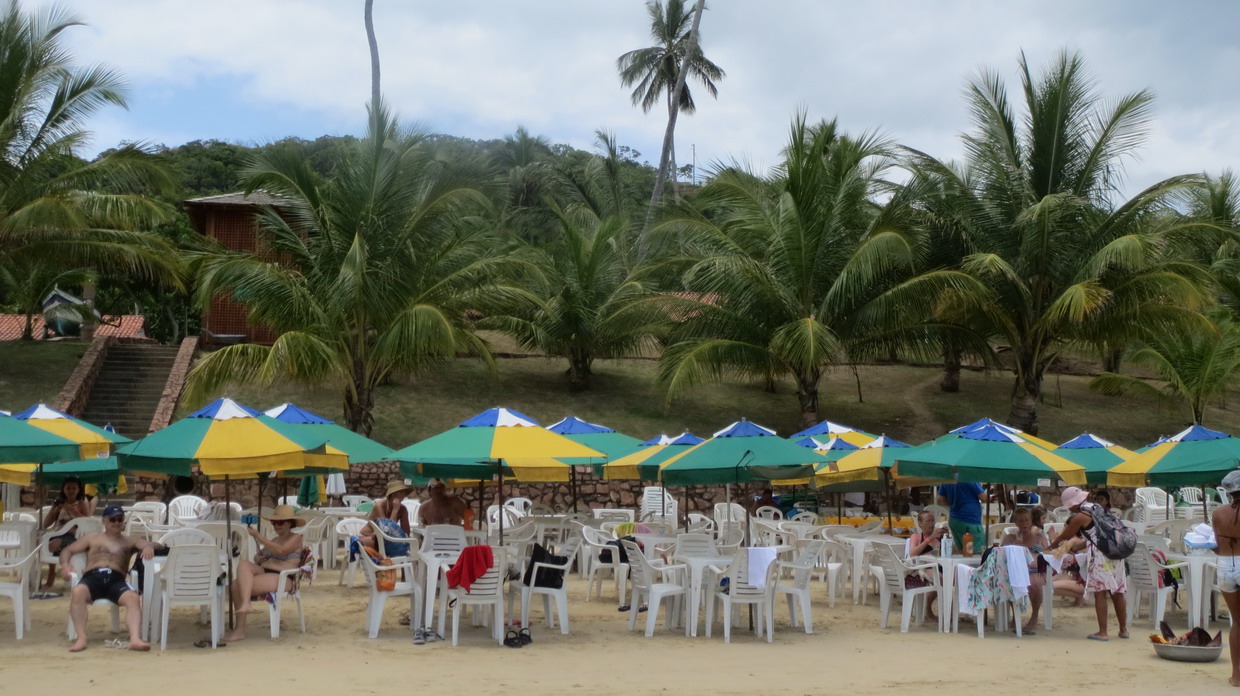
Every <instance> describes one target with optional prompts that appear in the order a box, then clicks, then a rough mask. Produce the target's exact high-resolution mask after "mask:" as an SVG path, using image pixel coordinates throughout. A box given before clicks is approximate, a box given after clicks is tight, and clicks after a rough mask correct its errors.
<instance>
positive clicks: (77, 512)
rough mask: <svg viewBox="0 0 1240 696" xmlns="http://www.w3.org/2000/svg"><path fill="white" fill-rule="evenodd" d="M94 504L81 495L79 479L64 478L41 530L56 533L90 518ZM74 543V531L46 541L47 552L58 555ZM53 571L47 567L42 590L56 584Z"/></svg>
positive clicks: (72, 477) (75, 539) (94, 501)
mask: <svg viewBox="0 0 1240 696" xmlns="http://www.w3.org/2000/svg"><path fill="white" fill-rule="evenodd" d="M96 502H97V501H96V500H95V499H94V498H88V497H86V495H85V494H84V493H83V489H82V480H81V479H79V478H78V477H76V476H66V477H65V480H64V481H63V482H61V484H60V495H58V496H56V500H55V501H54V502H53V503H52V508H51V509H50V510H48V511H47V517H45V518H44V519H43V528H44V529H45V530H47V531H56V530H58V529H62V528H63V527H64V526H65V525H66V524H68V523H69V522H70V521H71V520H74V519H76V518H78V517H91V516H92V515H94V514H95V503H96ZM74 541H77V530H76V529H73V530H70V531H68V532H65V533H64V534H61V535H59V536H54V537H52V538H51V539H48V541H47V550H48V551H50V552H51V553H53V554H59V553H60V551H61V549H63V548H64V547H66V546H68V545H69V544H72V543H73V542H74ZM55 570H56V568H55V566H52V565H48V567H47V581H46V582H44V583H43V587H44V588H49V587H51V586H52V584H53V583H55V582H56V573H55Z"/></svg>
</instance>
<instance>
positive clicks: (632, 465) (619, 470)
mask: <svg viewBox="0 0 1240 696" xmlns="http://www.w3.org/2000/svg"><path fill="white" fill-rule="evenodd" d="M703 442H705V440H703V439H702V438H700V437H698V436H697V435H694V434H693V433H691V432H689V431H688V430H686V431H684V432H683V433H681V434H679V435H677V436H676V437H668V436H667V435H660V436H658V437H653V438H650V439H649V440H646V441H645V442H642V443H640V444H639V445H638V446H637V449H636V450H634V451H633V452H630V453H629V454H626V455H624V456H622V457H617V458H616V459H608V460H607V463H606V464H604V465H603V473H602V476H603V478H604V479H607V480H609V481H625V480H628V481H634V480H640V481H658V480H659V465H660V464H662V463H663V462H665V461H667V460H668V459H671V458H672V457H675V456H677V455H679V454H681V453H682V452H685V451H687V450H688V449H689V448H690V447H693V446H694V445H700V444H702V443H703Z"/></svg>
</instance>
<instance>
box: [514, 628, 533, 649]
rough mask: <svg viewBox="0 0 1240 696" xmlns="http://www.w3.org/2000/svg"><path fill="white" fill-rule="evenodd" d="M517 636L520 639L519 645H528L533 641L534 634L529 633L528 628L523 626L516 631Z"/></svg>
mask: <svg viewBox="0 0 1240 696" xmlns="http://www.w3.org/2000/svg"><path fill="white" fill-rule="evenodd" d="M517 637H518V638H520V639H521V645H523V646H525V645H529V644H530V643H533V642H534V636H532V635H530V629H528V628H523V629H521V630H520V631H517Z"/></svg>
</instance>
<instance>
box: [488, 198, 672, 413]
mask: <svg viewBox="0 0 1240 696" xmlns="http://www.w3.org/2000/svg"><path fill="white" fill-rule="evenodd" d="M551 211H552V212H553V213H554V215H555V216H556V219H557V220H558V222H559V228H560V229H559V231H560V234H559V236H558V238H557V239H556V241H555V242H553V243H551V244H549V245H547V246H546V247H545V248H544V250H543V254H544V261H543V262H542V263H539V264H538V266H539V267H540V268H542V269H543V274H544V276H545V278H546V286H547V294H546V296H545V297H544V298H542V300H541V301H540V302H539V304H538V305H537V307H535V308H533V309H532V310H531V311H529V312H527V313H518V314H516V315H514V316H508V317H496V318H493V319H490V320H488V321H486V322H484V323H482V324H481V326H486V327H488V328H495V329H498V330H500V331H502V332H504V333H507V334H509V335H511V336H513V337H515V338H517V340H519V341H520V342H521V344H522V345H523V346H525V347H527V348H536V349H539V350H542V351H544V352H546V353H547V354H549V355H555V356H560V357H563V358H567V360H568V370H567V375H568V383H569V388H570V389H572V390H574V391H580V390H586V389H590V388H591V384H592V383H591V376H592V375H593V370H592V366H593V363H594V360H595V359H596V358H620V357H628V356H631V355H634V354H636V353H637V352H639V351H640V350H641V349H642V348H653V347H654V337H655V336H656V335H658V334H660V333H662V331H663V327H664V325H665V323H666V314H665V313H663V312H660V311H658V309H657V307H656V306H654V305H652V304H649V303H646V302H644V300H646V299H647V298H649V297H650V295H651V293H650V291H649V290H648V289H647V287H646V286H645V284H643V283H642V281H641V280H640V279H639V277H638V276H637V275H636V274H633V273H630V272H629V270H628V268H627V266H626V263H625V256H624V253H623V250H622V248H621V246H620V243H619V242H620V239H621V238H622V236H623V234H624V232H625V230H626V229H627V228H628V221H626V220H625V219H624V218H622V217H619V216H615V215H613V216H609V217H606V218H603V219H599V218H598V217H597V216H596V215H595V214H594V212H593V211H591V210H590V209H589V208H587V207H584V206H573V207H571V208H569V209H561V208H560V207H559V206H556V205H554V204H552V205H551Z"/></svg>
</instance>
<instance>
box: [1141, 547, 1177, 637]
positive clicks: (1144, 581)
mask: <svg viewBox="0 0 1240 696" xmlns="http://www.w3.org/2000/svg"><path fill="white" fill-rule="evenodd" d="M1187 565H1188V563H1169V564H1167V565H1163V564H1161V563H1159V562H1158V561H1157V560H1155V559H1154V554H1153V553H1151V551H1150V547H1149V546H1148V545H1147V544H1145V543H1143V542H1138V543H1137V546H1136V548H1135V549H1133V552H1132V555H1131V556H1129V557H1128V559H1127V566H1128V625H1129V626H1131V625H1132V620H1133V618H1134V617H1137V616H1140V615H1141V600H1142V599H1143V597H1144V596H1145V595H1148V596H1149V598H1150V618H1151V619H1153V622H1152V623H1153V625H1154V628H1158V625H1159V624H1160V623H1161V622H1162V620H1163V613H1164V612H1165V611H1166V609H1167V595H1169V594H1171V593H1172V592H1173V591H1174V590H1175V588H1174V587H1172V586H1170V585H1168V586H1166V587H1160V586H1159V585H1160V583H1159V576H1160V575H1161V574H1162V571H1163V570H1167V569H1170V568H1183V567H1185V566H1187Z"/></svg>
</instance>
